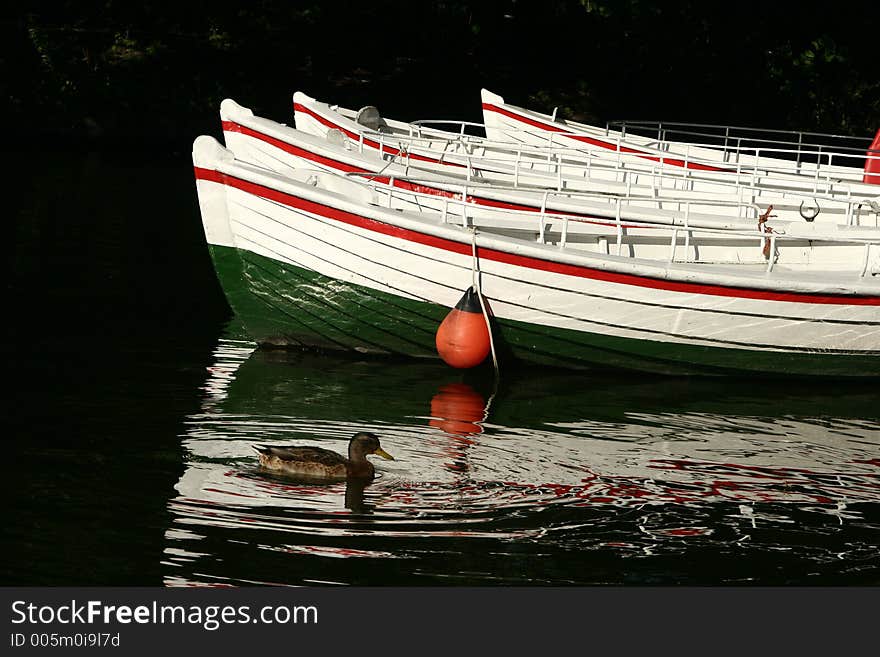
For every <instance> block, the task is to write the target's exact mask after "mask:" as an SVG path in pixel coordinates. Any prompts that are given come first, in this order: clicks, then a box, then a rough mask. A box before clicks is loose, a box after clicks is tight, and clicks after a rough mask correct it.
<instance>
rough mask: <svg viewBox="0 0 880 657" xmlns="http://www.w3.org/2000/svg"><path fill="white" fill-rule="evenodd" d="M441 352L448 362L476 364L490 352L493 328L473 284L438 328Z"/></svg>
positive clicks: (462, 367) (463, 365) (453, 363)
mask: <svg viewBox="0 0 880 657" xmlns="http://www.w3.org/2000/svg"><path fill="white" fill-rule="evenodd" d="M436 342H437V353H438V354H440V358H442V359H443V361H444V362H445V363H446V364H447V365H451V366H452V367H457V368H459V369H467V368H469V367H475V366H477V365H479V364H480V363H482V362H483V361H484V360H485V359H486V356H487V355H489V349H490V344H489V328H488V327H487V326H486V319H485V318H484V317H483V312H482V308H481V306H480V298H479V297H478V296H477V291H476V290H475V289H474V288H473V287H469V288H468V290H467V292H465V293H464V294H463V295H462V297H461V299H460V300H459V302H458V303H457V304H456V305H455V308H453V309H452V310H451V311H449V314H448V315H446V318H445V319H444V320H443V322H442V323H441V324H440V327H439V328H438V329H437V340H436Z"/></svg>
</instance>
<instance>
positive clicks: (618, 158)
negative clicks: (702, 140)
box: [357, 123, 880, 198]
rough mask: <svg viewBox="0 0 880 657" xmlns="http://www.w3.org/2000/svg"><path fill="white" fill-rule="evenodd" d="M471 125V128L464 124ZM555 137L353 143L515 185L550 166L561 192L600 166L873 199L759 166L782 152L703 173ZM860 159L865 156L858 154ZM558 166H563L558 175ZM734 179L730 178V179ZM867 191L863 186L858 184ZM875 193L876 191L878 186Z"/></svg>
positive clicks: (843, 183)
mask: <svg viewBox="0 0 880 657" xmlns="http://www.w3.org/2000/svg"><path fill="white" fill-rule="evenodd" d="M468 125H476V124H470V123H469V124H468ZM554 134H557V133H551V134H550V137H549V139H548V144H546V145H543V146H542V145H531V144H528V145H524V144H521V143H514V142H499V141H490V140H479V139H476V138H468V139H466V140H461V139H459V137H458V135H454V136H451V137H444V138H441V137H438V136H433V137H426V136H419V135H402V134H399V133H395V134H388V133H383V132H375V131H368V130H363V131H361V132H360V135H359V139H358V141H357V143H358V148H359V151H361V152H363V150H364V148H365V140H367V139H369V140H371V141H374V142H377V143H378V149H377V150H378V151H379V154H380V156H383V157H387V158H391V157H396V156H397V155H399V154H400V153H403V155H404V159H405V163H406V165H407V166H411V164H412V162H411V159H412V158H411V153H412V151H413V150H414V149H419V148H423V149H425V152H430V153H431V154H433V155H435V156H436V158H437V161H438V163H453V164H459V165H460V166H463V167H465V168H466V169H467V171H468V175H469V176H470V175H471V173H472V172H474V171H479V170H481V169H485V168H486V167H487V166H491V165H495V166H497V165H501V164H507V165H509V164H510V163H511V162H513V172H512V175H513V186H514V187H516V186H518V182H519V177H520V176H521V175H524V174H525V173H533V172H534V171H535V170H536V169H535V167H536V166H537V164H538V163H543V164H544V165H546V166H547V167H548V170H547V171H545V173H549V172H550V170H549V167H553V169H554V170H555V172H556V175H557V185H556V186H557V188H562V187H563V186H564V182H565V180H567V179H575V178H588V177H589V176H590V174H591V172H592V171H593V169H594V168H596V169H599V168H601V170H602V171H605V172H608V171H614V172H623V171H627V172H629V171H632V172H634V173H643V174H648V175H652V176H657V177H659V178H661V179H676V180H685V181H690V180H708V179H711V180H712V183H713V184H730V185H734V186H736V187H742V186H743V185H745V186H746V188H747V189H764V188H774V187H779V186H780V185H782V183H784V182H792V183H794V182H802V183H803V182H805V181H808V180H809V181H810V184H811V185H812V187H810V188H805V189H804V190H803V191H804V192H808V193H810V194H826V195H832V194H837V195H844V196H845V197H846V198H852V197H853V196H856V195H858V196H868V195H871V196H874V195H875V194H873V192H874V190H873V189H862V188H860V192H861V193H860V194H854V192H853V188H852V186H853V184H856V183H858V181H856V180H841V179H840V178H839V177H834V176H833V175H832V173H831V172H830V171H826V172H825V173H824V174H823V173H822V169H821V167H816V168H815V170H814V171H813V172H811V173H809V174H806V173H803V172H800V173H798V172H796V171H792V170H791V169H788V168H784V167H782V168H778V167H774V166H763V165H762V163H761V159H760V158H761V156H762V154H763V156H764V157H765V158H766V159H765V160H764V161H765V162H766V160H767V159H770V160H772V162H771V163H770V164H771V165H772V164H774V163H777V162H781V161H784V160H782V159H780V158H777V157H772V156H774V155H790V154H791V153H793V152H794V151H790V150H786V149H763V150H762V149H755V151H754V152H755V153H756V156H757V158H756V161H755V162H754V163H752V164H748V163H745V162H743V161H741V160H740V161H737V162H736V163H735V164H734V165H732V168H729V169H727V170H725V171H713V172H709V173H707V172H706V171H700V170H698V169H696V168H693V167H692V166H688V165H711V164H717V162H716V161H713V160H709V159H705V158H691V159H688V156H687V154H685V155H684V159H682V154H680V153H675V154H665V153H660V154H658V155H657V156H656V157H654V158H653V159H650V160H646V159H644V158H641V157H638V156H637V154H636V155H633V154H630V153H625V152H624V151H623V150H622V145H621V143H620V141H619V142H618V145H617V148H616V150H615V151H613V153H614V156H613V157H609V151H608V150H607V149H602V148H596V147H590V146H589V145H585V146H584V147H580V146H579V147H572V146H562V145H560V144H554V143H553V139H554ZM451 146H457V147H459V148H461V149H462V150H463V152H461V151H459V152H456V151H455V150H453V151H452V152H450V150H449V149H450V147H451ZM476 148H479V149H481V151H482V152H480V153H479V154H475V152H474V149H476ZM487 153H493V154H496V155H498V156H499V157H495V158H492V157H489V156H488V155H487ZM838 155H841V156H842V154H839V153H834V152H825V153H823V154H822V156H823V157H827V158H828V164H829V165H831V163H832V161H833V158H834V157H835V156H838ZM862 159H864V156H862ZM670 160H675V161H676V162H679V163H681V162H683V163H684V164H685V166H675V167H671V166H667V163H668V162H669V161H670ZM562 167H565V168H566V171H565V172H563V169H562ZM578 170H579V171H580V173H579V175H575V173H574V172H575V171H578ZM719 174H727V176H726V178H722V177H720V176H719ZM731 175H732V176H734V177H733V179H732V180H731V179H730V176H731ZM774 176H791V179H790V180H789V179H784V180H780V179H778V178H774ZM863 187H866V186H863ZM877 191H878V192H880V187H878V188H877Z"/></svg>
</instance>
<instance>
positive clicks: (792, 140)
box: [481, 89, 880, 195]
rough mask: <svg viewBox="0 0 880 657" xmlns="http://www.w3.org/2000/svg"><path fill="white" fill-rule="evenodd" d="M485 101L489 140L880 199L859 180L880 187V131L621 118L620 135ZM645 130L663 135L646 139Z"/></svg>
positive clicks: (487, 94) (496, 99)
mask: <svg viewBox="0 0 880 657" xmlns="http://www.w3.org/2000/svg"><path fill="white" fill-rule="evenodd" d="M481 97H482V108H483V119H484V125H485V129H486V136H487V137H488V138H490V139H492V140H496V141H514V142H520V143H524V144H530V145H536V146H537V145H547V144H554V143H555V144H557V145H565V144H567V145H572V146H580V147H582V148H587V149H592V150H595V149H598V152H601V151H603V150H604V151H606V152H611V153H615V154H618V155H625V156H627V157H629V158H631V159H635V160H642V161H649V162H657V163H661V164H664V165H666V166H668V167H673V168H683V169H689V170H694V171H701V172H704V175H708V174H713V173H714V174H719V175H727V174H732V173H738V172H742V171H750V170H754V169H757V170H761V171H764V172H767V173H769V174H771V175H776V176H784V177H788V176H796V177H801V178H804V179H806V180H809V179H813V180H824V181H828V182H830V181H840V182H848V183H854V190H853V192H854V193H855V194H857V195H859V194H867V195H876V194H877V191H876V189H874V190H872V189H870V188H867V189H865V188H863V187H862V185H860V184H859V183H865V184H871V185H878V184H880V150H876V149H877V147H878V145H880V142H878V140H880V131H878V133H877V137H875V138H874V141H873V142H872V141H871V139H869V138H854V137H847V136H843V135H821V134H814V133H802V132H795V131H783V130H769V131H768V130H755V129H749V128H732V127H729V126H708V125H688V124H681V123H674V124H671V123H665V124H664V123H661V122H645V121H636V122H632V121H630V122H627V121H616V122H613V125H615V127H618V128H620V130H613V129H612V128H611V125H612V124H609V126H608V127H606V128H601V127H598V126H592V125H588V124H583V123H578V122H576V121H568V120H563V119H560V118H558V117H557V116H556V110H554V112H553V114H543V113H541V112H536V111H534V110H529V109H525V108H522V107H518V106H516V105H511V104H509V103H506V102H505V101H504V98H503V97H502V96H499V95H498V94H496V93H493V92H491V91H489V90H487V89H482V90H481ZM638 131H641V132H645V131H650V132H652V133H655V134H652V136H649V137H646V136H643V135H641V134H639V132H638ZM669 134H678V135H682V136H689V137H690V138H691V141H688V142H681V141H673V140H671V139H669V138H668V135H669ZM762 136H764V137H771V138H770V139H767V138H761V137H762ZM811 138H812V140H813V142H811V141H809V140H810V139H811ZM695 139H696V140H700V139H703V140H707V139H712V141H711V142H706V141H696V142H695V141H694V140H695ZM819 139H821V140H822V141H821V142H819V141H817V140H819Z"/></svg>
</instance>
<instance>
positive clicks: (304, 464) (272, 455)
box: [254, 432, 393, 479]
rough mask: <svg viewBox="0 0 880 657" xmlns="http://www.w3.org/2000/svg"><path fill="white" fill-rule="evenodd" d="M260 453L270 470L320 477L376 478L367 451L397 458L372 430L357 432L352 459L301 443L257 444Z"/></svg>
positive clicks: (350, 450) (350, 445)
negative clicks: (382, 444) (386, 449)
mask: <svg viewBox="0 0 880 657" xmlns="http://www.w3.org/2000/svg"><path fill="white" fill-rule="evenodd" d="M254 449H256V450H257V451H258V452H259V453H260V465H261V466H263V467H264V468H268V469H270V470H279V471H282V472H286V473H288V474H295V475H299V476H302V477H314V478H318V479H352V478H356V479H372V478H373V475H374V473H375V470H374V468H373V464H372V463H370V462H369V461H368V460H367V458H366V456H367V454H378V455H379V456H382V457H383V458H387V459H391V460H393V457H392V456H391V455H390V454H388V453H387V452H386V451H385V450H383V449H382V447H381V446H380V445H379V439H378V438H377V437H376V436H375V435H373V434H371V433H365V432H361V433H357V434H355V435H354V436H353V437H352V439H351V440H350V441H349V443H348V458H345V457H344V456H342V454H337V453H336V452H333V451H331V450H329V449H323V448H321V447H303V446H298V445H291V446H282V447H275V446H272V445H259V446H254Z"/></svg>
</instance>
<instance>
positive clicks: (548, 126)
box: [483, 103, 728, 171]
mask: <svg viewBox="0 0 880 657" xmlns="http://www.w3.org/2000/svg"><path fill="white" fill-rule="evenodd" d="M483 109H484V110H487V111H489V112H495V113H496V114H501V115H502V116H506V117H508V118H511V119H513V120H514V121H519V122H520V123H525V124H527V125H530V126H533V127H535V128H540V129H541V130H544V131H545V132H557V133H562V134H563V135H565V137H566V138H568V139H574V140H575V141H580V142H583V143H585V144H590V145H592V146H598V147H599V148H605V149H607V150H610V151H614V152H615V153H616V152H617V150H618V149H617V144H612V143H610V142H607V141H602V140H601V139H595V138H594V137H588V136H586V135H579V134H576V133H574V132H570V131H568V130H565V129H563V128H561V127H559V126H558V125H553V124H552V123H545V122H544V121H538V120H537V119H533V118H531V117H528V116H523V115H521V114H516V113H515V112H511V111H510V110H508V109H505V108H503V107H498V105H492V104H491V103H483ZM620 152H621V153H630V154H633V155H637V156H638V157H640V158H642V159H645V160H651V161H652V162H661V161H662V162H663V164H671V165H673V166H677V167H685V168H686V169H695V170H699V171H728V169H722V168H720V167H714V166H710V165H708V164H697V163H696V162H685V161H684V160H678V159H675V158H669V157H663V158H660V157H658V156H655V155H648V154H646V153H645V151H640V150H637V149H635V148H630V147H628V146H621V147H620Z"/></svg>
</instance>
